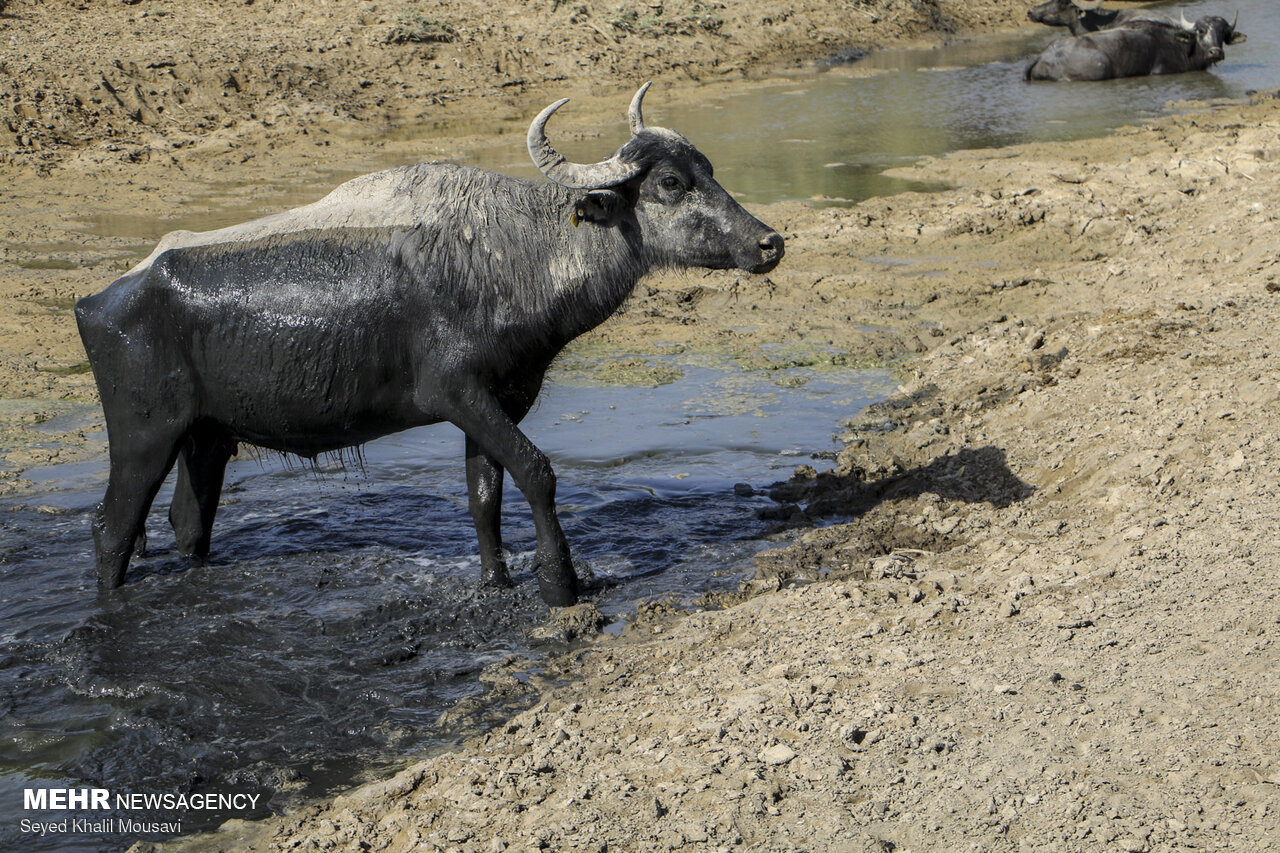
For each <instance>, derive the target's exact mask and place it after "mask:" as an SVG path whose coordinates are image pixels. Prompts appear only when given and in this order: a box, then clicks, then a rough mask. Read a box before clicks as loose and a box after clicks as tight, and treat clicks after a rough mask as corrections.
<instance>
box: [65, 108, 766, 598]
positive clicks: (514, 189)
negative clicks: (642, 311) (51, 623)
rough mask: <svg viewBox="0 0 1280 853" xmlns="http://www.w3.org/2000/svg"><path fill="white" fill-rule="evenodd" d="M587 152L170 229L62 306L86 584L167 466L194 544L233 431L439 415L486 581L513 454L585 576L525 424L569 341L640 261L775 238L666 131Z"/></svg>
mask: <svg viewBox="0 0 1280 853" xmlns="http://www.w3.org/2000/svg"><path fill="white" fill-rule="evenodd" d="M647 89H648V84H645V86H643V87H641V89H640V90H639V91H638V92H637V93H636V95H635V97H634V98H633V99H632V102H631V108H630V114H629V117H630V123H631V131H632V135H631V138H630V140H629V141H628V142H627V143H626V144H625V145H623V146H622V147H621V148H619V149H618V150H617V151H616V152H615V153H614V154H613V155H612V156H610V157H609V158H608V159H606V160H603V161H601V162H599V163H595V164H590V165H588V164H579V163H571V162H568V161H567V160H566V159H565V158H564V157H563V156H561V155H560V154H559V153H558V152H557V151H556V150H555V148H553V147H552V145H551V143H550V142H549V141H548V140H547V136H546V133H545V127H546V123H547V120H548V119H549V118H550V117H551V115H552V113H554V112H555V111H556V110H557V109H559V108H560V107H561V106H562V105H563V104H564V103H565V100H567V99H565V100H561V101H557V102H556V103H554V104H552V105H550V106H549V107H547V108H546V109H545V110H543V111H542V113H541V114H539V115H538V117H537V118H535V119H534V120H533V123H532V124H531V125H530V127H529V133H528V148H529V153H530V155H531V156H532V158H533V161H534V163H535V164H537V166H538V168H539V169H540V170H541V171H542V173H543V174H544V175H545V176H546V177H547V178H549V179H550V182H547V181H535V182H531V181H524V180H519V179H516V178H512V177H509V176H506V175H500V174H495V173H492V172H487V171H481V170H478V169H472V168H464V167H460V166H455V165H448V164H444V163H425V164H419V165H414V166H405V167H402V168H398V169H391V170H389V171H385V172H379V173H376V174H373V175H366V176H365V177H362V178H356V179H355V180H353V181H350V182H348V183H346V184H343V185H342V186H340V187H338V188H337V189H335V190H334V191H333V192H332V193H331V194H330V195H329V196H327V197H326V198H324V199H322V200H321V201H319V202H316V203H315V204H312V205H308V206H306V207H302V208H298V209H296V210H291V211H287V212H284V213H280V214H276V215H274V216H268V217H265V218H263V219H260V220H256V221H254V222H251V223H247V224H246V225H242V226H233V227H231V228H226V229H220V230H218V231H211V232H205V233H203V234H194V233H191V232H178V233H176V234H174V235H170V236H169V237H167V238H166V239H165V241H164V242H163V243H162V246H161V250H160V251H158V252H157V253H156V254H155V255H153V256H152V258H149V259H148V260H146V261H144V262H143V263H141V264H139V265H138V266H137V267H135V268H134V269H133V270H131V271H130V272H128V273H126V274H125V275H124V276H122V277H121V278H119V279H117V280H116V281H115V282H114V283H112V284H111V285H110V286H109V287H107V288H106V289H105V290H103V291H102V292H101V293H98V294H96V295H93V296H88V297H86V298H84V299H82V300H80V301H79V302H78V303H77V304H76V321H77V323H78V325H79V329H80V336H81V339H82V340H83V341H84V346H85V349H86V351H87V352H88V355H89V362H90V364H91V365H92V367H93V373H94V378H95V380H96V381H97V384H98V390H99V393H100V395H101V397H102V407H103V411H104V414H105V417H106V423H107V436H108V441H109V448H110V457H111V471H110V475H109V479H108V484H107V491H106V496H105V497H104V499H103V501H102V503H101V504H100V505H99V506H98V509H97V513H96V516H95V519H94V522H93V534H94V542H95V546H96V549H97V573H98V581H99V583H100V584H101V585H103V586H104V587H107V588H114V587H117V586H119V585H120V584H121V583H123V581H124V575H125V569H126V567H127V565H128V562H129V558H130V556H131V555H132V553H133V551H134V548H135V542H136V540H137V539H138V537H139V536H140V535H141V534H142V532H143V529H144V521H145V518H146V515H147V512H148V510H149V508H150V505H151V503H152V501H153V500H154V498H155V495H156V492H157V490H158V489H159V487H160V484H161V482H162V481H163V480H164V479H165V477H166V476H167V474H168V472H169V471H170V470H171V469H172V467H173V465H174V463H175V461H176V463H177V465H178V477H177V485H176V490H175V493H174V498H173V504H172V506H171V508H170V511H169V520H170V523H171V524H172V525H173V529H174V532H175V533H176V535H177V542H178V548H179V550H180V551H181V552H182V553H184V554H188V555H193V556H196V557H202V556H204V555H206V554H207V553H208V551H209V540H210V534H211V530H212V527H213V521H214V515H215V513H216V511H217V505H218V497H219V494H220V492H221V488H222V480H223V474H224V470H225V467H226V463H227V461H228V459H229V458H230V456H231V455H232V454H233V453H234V452H235V450H236V447H237V443H238V442H247V443H249V444H253V445H258V446H261V447H265V448H269V449H273V450H278V451H283V452H286V453H293V454H299V455H301V456H304V457H314V456H316V455H317V454H320V453H324V452H330V451H335V450H339V449H342V448H346V447H351V446H355V445H358V444H360V443H362V442H366V441H369V440H371V439H374V438H377V437H379V436H382V435H386V434H388V433H392V432H397V431H399V430H403V429H407V428H410V427H414V426H418V425H422V424H431V423H438V422H441V421H449V422H451V423H453V424H454V425H456V426H457V427H459V428H460V429H461V430H462V431H463V433H465V435H466V478H467V488H468V492H469V497H470V508H471V514H472V517H473V520H474V521H475V526H476V533H477V539H478V540H479V551H480V560H481V580H482V582H483V583H486V584H507V583H509V582H510V578H509V575H508V571H507V566H506V564H505V561H504V557H503V552H502V540H501V531H500V518H499V514H500V510H501V499H502V482H503V473H504V471H509V472H510V473H511V476H512V479H513V480H514V481H515V483H516V485H517V486H518V487H519V488H520V489H521V491H522V492H523V493H524V495H525V497H526V498H527V500H528V501H529V505H530V507H531V508H532V510H533V516H534V522H535V526H536V533H537V555H536V563H537V572H538V581H539V588H540V592H541V594H542V597H543V599H544V600H545V601H547V603H549V604H552V605H568V604H572V603H573V602H574V601H575V600H576V598H577V594H578V579H577V576H576V575H575V573H574V570H573V567H572V564H571V562H570V555H569V546H568V544H567V542H566V541H565V536H564V533H563V532H562V530H561V527H560V522H559V519H558V518H557V517H556V512H555V492H556V480H555V475H554V473H553V472H552V469H551V463H550V461H549V460H548V459H547V457H546V456H545V455H544V454H543V453H542V452H541V451H539V450H538V448H536V447H535V446H534V445H533V443H532V442H531V441H530V440H529V439H528V438H527V437H526V436H525V435H524V433H522V432H521V431H520V429H519V428H518V427H517V424H518V423H519V421H520V420H521V419H522V418H523V417H524V415H525V414H526V413H527V412H528V411H529V408H530V407H531V406H532V405H533V402H534V399H535V398H536V396H537V394H538V392H539V390H540V388H541V385H542V379H543V374H544V373H545V371H546V370H547V367H548V365H550V363H551V361H552V359H554V358H555V356H556V354H557V353H559V352H560V350H561V349H562V348H563V347H564V346H565V345H566V344H568V343H569V342H570V341H571V340H573V339H574V338H576V337H577V336H578V335H581V334H582V333H583V332H586V331H587V330H589V329H591V328H593V327H595V326H597V325H599V324H600V323H602V322H603V321H604V320H605V319H606V318H608V317H609V316H610V315H611V314H612V313H613V312H614V311H615V310H616V309H617V308H618V307H619V306H620V305H621V304H622V302H623V301H624V300H625V299H626V298H627V296H628V294H630V293H631V291H632V288H633V287H634V286H635V284H636V282H637V281H638V280H639V279H640V277H641V276H643V275H644V274H645V273H646V272H648V271H649V270H652V269H655V268H681V267H707V268H712V269H727V268H734V267H737V268H740V269H744V270H749V271H751V272H755V273H764V272H768V271H769V270H771V269H773V268H774V267H775V266H776V265H777V264H778V262H779V260H780V259H781V258H782V254H783V240H782V237H781V236H779V235H778V234H777V232H775V231H774V230H773V229H771V228H769V227H768V226H767V225H765V224H764V223H762V222H760V221H759V220H758V219H756V218H755V217H753V216H752V215H751V214H749V213H747V211H746V210H744V209H743V208H742V207H741V205H739V204H738V203H737V202H736V201H734V199H733V198H732V197H730V195H729V194H728V193H727V192H726V191H725V190H724V189H723V188H722V187H721V186H720V185H719V184H718V183H716V181H715V180H714V178H713V177H712V168H711V164H710V163H709V162H708V161H707V158H706V157H705V156H703V154H702V153H701V152H699V151H698V150H697V149H696V148H694V146H693V145H692V144H691V143H690V142H689V141H688V140H686V139H685V138H684V137H683V136H681V135H680V134H679V133H676V132H674V131H671V130H666V129H663V128H658V127H648V126H646V125H645V123H644V119H643V115H642V112H641V102H642V99H643V97H644V93H645V91H646V90H647Z"/></svg>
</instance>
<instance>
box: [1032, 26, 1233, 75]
mask: <svg viewBox="0 0 1280 853" xmlns="http://www.w3.org/2000/svg"><path fill="white" fill-rule="evenodd" d="M1235 26H1236V25H1235V21H1232V22H1231V23H1227V21H1226V19H1225V18H1220V17H1218V16H1216V15H1211V16H1206V17H1203V18H1200V19H1199V20H1198V21H1196V22H1195V23H1194V24H1192V23H1191V22H1190V21H1188V20H1187V19H1186V18H1185V17H1184V18H1183V19H1182V22H1181V23H1180V24H1177V25H1174V24H1164V23H1160V22H1158V21H1145V20H1144V21H1131V22H1129V23H1127V24H1125V25H1124V26H1120V27H1114V28H1111V29H1105V30H1099V31H1098V32H1095V33H1087V34H1086V35H1082V36H1075V37H1073V38H1065V39H1059V40H1058V41H1056V42H1054V43H1053V44H1051V45H1049V46H1048V47H1047V48H1045V50H1044V52H1043V53H1041V54H1040V55H1039V56H1038V57H1036V58H1035V59H1034V60H1032V62H1031V64H1030V65H1028V66H1027V70H1026V73H1025V77H1026V79H1028V80H1110V79H1111V78H1113V77H1140V76H1144V75H1147V74H1181V73H1182V72H1184V71H1203V70H1204V69H1206V68H1208V67H1209V66H1210V65H1213V64H1214V63H1216V62H1221V61H1222V59H1223V57H1224V56H1225V53H1224V52H1223V48H1224V47H1225V46H1226V45H1228V44H1240V43H1241V42H1243V41H1244V40H1245V38H1246V36H1245V34H1244V33H1238V32H1236V28H1235Z"/></svg>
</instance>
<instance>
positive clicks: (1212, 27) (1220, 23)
mask: <svg viewBox="0 0 1280 853" xmlns="http://www.w3.org/2000/svg"><path fill="white" fill-rule="evenodd" d="M1239 19H1240V18H1239V16H1238V15H1237V16H1236V19H1235V20H1233V21H1231V22H1230V23H1227V19H1226V18H1221V17H1219V16H1217V15H1206V16H1205V17H1203V18H1199V19H1197V20H1196V21H1195V23H1192V22H1191V21H1188V20H1187V16H1186V15H1185V14H1183V15H1180V23H1181V24H1182V29H1183V30H1185V31H1186V32H1187V33H1188V34H1189V35H1190V36H1191V37H1192V38H1191V40H1190V43H1189V45H1188V47H1189V49H1190V51H1192V52H1196V51H1198V52H1200V53H1201V54H1202V55H1203V56H1204V57H1205V58H1206V59H1208V60H1209V62H1210V63H1214V62H1221V61H1222V59H1223V57H1225V56H1226V54H1225V52H1224V51H1223V48H1224V47H1225V46H1226V45H1229V44H1240V43H1242V42H1244V41H1245V40H1246V39H1248V36H1246V35H1245V34H1244V33H1238V32H1236V21H1238V20H1239Z"/></svg>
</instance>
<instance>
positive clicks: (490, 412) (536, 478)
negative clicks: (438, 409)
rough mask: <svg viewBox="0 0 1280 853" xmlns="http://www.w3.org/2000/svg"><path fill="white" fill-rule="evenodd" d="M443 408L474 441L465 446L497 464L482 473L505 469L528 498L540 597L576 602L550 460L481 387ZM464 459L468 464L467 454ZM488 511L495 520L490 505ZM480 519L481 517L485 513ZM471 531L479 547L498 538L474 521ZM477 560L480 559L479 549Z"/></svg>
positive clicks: (560, 602) (557, 604)
mask: <svg viewBox="0 0 1280 853" xmlns="http://www.w3.org/2000/svg"><path fill="white" fill-rule="evenodd" d="M449 408H450V410H451V412H450V417H449V420H451V421H452V422H453V423H454V424H455V425H456V426H457V427H458V428H459V429H461V430H462V431H463V432H465V433H466V434H467V438H468V439H469V441H470V442H474V444H471V443H469V445H468V446H469V447H471V446H475V447H478V448H480V449H481V450H482V451H483V455H485V456H487V457H488V458H489V460H490V462H488V463H485V466H486V467H489V468H492V465H493V463H496V465H497V466H499V467H497V468H496V471H495V470H490V471H489V473H488V476H491V477H492V476H493V475H494V474H495V473H496V474H497V476H498V477H500V476H501V472H502V469H506V470H507V471H510V472H511V479H512V480H514V481H515V484H516V486H517V487H519V489H520V491H521V492H523V493H524V496H525V499H526V500H528V501H529V508H530V509H531V510H533V523H534V526H535V528H536V529H537V536H538V549H537V567H538V589H539V591H540V592H541V594H542V600H543V601H545V602H546V603H547V604H550V605H552V606H554V607H568V606H569V605H571V604H574V603H576V602H577V600H578V576H577V575H576V574H574V571H573V563H572V561H571V560H570V557H569V543H568V541H567V540H566V539H565V536H564V531H563V530H562V529H561V527H560V519H559V518H557V517H556V475H555V472H554V471H552V469H551V460H549V459H548V458H547V456H546V454H544V453H543V452H542V451H541V450H539V449H538V448H537V447H535V446H534V444H533V442H532V441H530V440H529V438H528V437H527V436H526V435H525V434H524V433H523V432H521V431H520V428H519V427H517V426H516V424H515V422H514V421H513V420H512V419H511V417H510V416H509V415H508V414H507V413H506V411H504V409H503V407H502V406H501V405H499V403H498V401H497V399H495V398H494V396H493V394H492V393H490V392H489V391H488V390H487V389H485V388H482V387H476V386H472V387H469V388H467V389H465V390H463V391H461V392H459V393H456V394H452V395H450V398H449ZM468 456H469V457H470V454H468ZM468 463H469V465H470V458H468ZM468 475H470V467H469V468H468ZM468 480H470V476H468ZM491 497H492V496H490V498H491ZM499 497H500V491H499ZM472 500H475V499H474V497H473V498H472ZM491 511H492V514H493V516H494V517H495V518H496V515H497V512H498V507H497V505H496V503H494V504H493V506H492V508H491ZM484 518H485V519H486V521H487V520H488V518H489V516H488V515H485V516H484ZM477 533H478V535H479V537H480V539H481V548H482V549H483V548H484V547H486V546H485V537H486V536H489V537H491V539H490V544H491V545H492V544H494V542H493V540H495V539H498V538H499V536H498V535H497V534H496V531H495V530H494V529H493V528H490V529H489V530H488V532H485V531H483V530H481V529H480V526H479V524H477ZM481 559H482V561H483V559H484V557H483V553H482V555H481Z"/></svg>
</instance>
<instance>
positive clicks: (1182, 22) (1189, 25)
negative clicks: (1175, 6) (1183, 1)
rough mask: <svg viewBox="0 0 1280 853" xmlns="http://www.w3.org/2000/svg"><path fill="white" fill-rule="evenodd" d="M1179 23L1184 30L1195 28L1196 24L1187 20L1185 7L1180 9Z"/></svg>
mask: <svg viewBox="0 0 1280 853" xmlns="http://www.w3.org/2000/svg"><path fill="white" fill-rule="evenodd" d="M1178 24H1179V25H1180V26H1181V27H1182V28H1183V29H1184V30H1194V29H1195V28H1196V25H1195V24H1193V23H1191V22H1190V21H1188V20H1187V13H1186V11H1185V10H1183V9H1179V10H1178Z"/></svg>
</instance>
